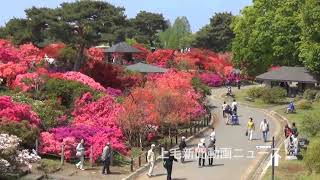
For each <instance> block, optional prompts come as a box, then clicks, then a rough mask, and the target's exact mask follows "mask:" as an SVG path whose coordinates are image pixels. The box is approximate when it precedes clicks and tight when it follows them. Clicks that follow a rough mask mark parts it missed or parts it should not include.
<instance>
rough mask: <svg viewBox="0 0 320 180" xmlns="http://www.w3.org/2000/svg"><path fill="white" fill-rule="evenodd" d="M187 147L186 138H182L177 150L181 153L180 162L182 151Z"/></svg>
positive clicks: (182, 158)
mask: <svg viewBox="0 0 320 180" xmlns="http://www.w3.org/2000/svg"><path fill="white" fill-rule="evenodd" d="M186 147H187V144H186V138H185V137H184V136H183V137H182V138H181V142H180V144H179V150H180V151H181V162H182V163H183V162H184V150H185V148H186Z"/></svg>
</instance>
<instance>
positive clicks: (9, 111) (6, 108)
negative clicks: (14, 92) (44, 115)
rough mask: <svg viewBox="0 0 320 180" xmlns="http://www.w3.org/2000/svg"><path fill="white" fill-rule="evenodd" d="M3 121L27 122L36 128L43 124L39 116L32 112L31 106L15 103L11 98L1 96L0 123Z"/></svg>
mask: <svg viewBox="0 0 320 180" xmlns="http://www.w3.org/2000/svg"><path fill="white" fill-rule="evenodd" d="M2 120H9V121H15V122H21V121H22V120H27V121H29V123H30V124H31V125H34V126H39V125H40V123H41V120H40V118H39V116H38V115H37V114H36V113H35V112H33V111H32V109H31V106H29V105H27V104H22V103H16V102H13V100H12V99H11V97H9V96H0V121H2Z"/></svg>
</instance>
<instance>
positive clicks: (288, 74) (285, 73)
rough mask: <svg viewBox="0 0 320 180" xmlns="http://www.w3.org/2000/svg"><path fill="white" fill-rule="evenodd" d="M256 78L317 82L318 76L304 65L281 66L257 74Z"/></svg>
mask: <svg viewBox="0 0 320 180" xmlns="http://www.w3.org/2000/svg"><path fill="white" fill-rule="evenodd" d="M256 80H262V81H266V80H269V81H281V82H301V83H317V82H319V76H318V75H315V74H313V73H311V72H310V71H308V70H307V69H306V68H305V67H288V66H282V67H280V68H279V69H277V70H273V71H269V72H266V73H263V74H261V75H259V76H257V77H256Z"/></svg>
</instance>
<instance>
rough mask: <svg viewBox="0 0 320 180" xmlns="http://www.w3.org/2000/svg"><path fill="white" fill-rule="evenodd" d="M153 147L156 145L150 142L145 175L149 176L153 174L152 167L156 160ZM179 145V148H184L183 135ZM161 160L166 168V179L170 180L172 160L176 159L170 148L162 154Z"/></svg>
mask: <svg viewBox="0 0 320 180" xmlns="http://www.w3.org/2000/svg"><path fill="white" fill-rule="evenodd" d="M183 142H184V143H183ZM181 144H182V145H181ZM155 147H156V145H155V144H152V145H151V148H150V150H149V151H148V154H147V161H148V164H149V171H148V173H147V175H148V176H149V177H152V176H154V174H153V169H154V165H155V162H156V155H155V152H154V150H155ZM180 147H181V148H186V143H185V137H182V142H181V143H180ZM163 160H164V161H163V167H164V168H165V169H166V170H167V180H171V174H172V166H173V161H178V160H177V159H176V158H175V157H174V154H173V152H172V150H169V151H168V152H166V153H165V154H164V157H163ZM181 161H182V159H181Z"/></svg>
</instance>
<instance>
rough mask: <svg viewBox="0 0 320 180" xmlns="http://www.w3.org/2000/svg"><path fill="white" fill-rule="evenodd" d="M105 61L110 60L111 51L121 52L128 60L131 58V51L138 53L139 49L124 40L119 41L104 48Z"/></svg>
mask: <svg viewBox="0 0 320 180" xmlns="http://www.w3.org/2000/svg"><path fill="white" fill-rule="evenodd" d="M104 52H105V54H106V57H107V62H112V59H111V54H113V53H123V54H124V55H125V57H126V59H127V60H128V61H131V60H132V54H133V53H140V50H139V49H137V48H135V47H132V46H130V45H129V44H127V43H126V42H120V43H118V44H115V45H113V46H112V47H110V48H108V49H105V50H104Z"/></svg>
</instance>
